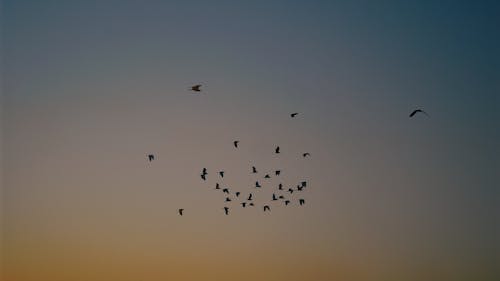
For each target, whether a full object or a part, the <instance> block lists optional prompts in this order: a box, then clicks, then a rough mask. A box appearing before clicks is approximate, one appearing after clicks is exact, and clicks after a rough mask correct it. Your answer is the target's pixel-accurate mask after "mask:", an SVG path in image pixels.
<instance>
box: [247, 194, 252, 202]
mask: <svg viewBox="0 0 500 281" xmlns="http://www.w3.org/2000/svg"><path fill="white" fill-rule="evenodd" d="M247 200H248V201H252V193H250V195H248V199H247Z"/></svg>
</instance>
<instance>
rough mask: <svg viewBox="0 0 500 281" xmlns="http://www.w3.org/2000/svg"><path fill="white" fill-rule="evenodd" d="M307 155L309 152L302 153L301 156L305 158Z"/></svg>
mask: <svg viewBox="0 0 500 281" xmlns="http://www.w3.org/2000/svg"><path fill="white" fill-rule="evenodd" d="M307 156H311V153H309V152H305V153H302V157H304V158H305V157H307Z"/></svg>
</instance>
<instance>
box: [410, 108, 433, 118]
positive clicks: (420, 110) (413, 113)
mask: <svg viewBox="0 0 500 281" xmlns="http://www.w3.org/2000/svg"><path fill="white" fill-rule="evenodd" d="M417 113H423V114H425V115H427V117H429V114H427V112H425V111H423V110H422V109H420V108H419V109H415V110H413V111H412V113H410V117H413V116H415V114H417Z"/></svg>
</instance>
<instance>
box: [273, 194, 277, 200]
mask: <svg viewBox="0 0 500 281" xmlns="http://www.w3.org/2000/svg"><path fill="white" fill-rule="evenodd" d="M276 200H278V198H276V194H274V193H273V201H276Z"/></svg>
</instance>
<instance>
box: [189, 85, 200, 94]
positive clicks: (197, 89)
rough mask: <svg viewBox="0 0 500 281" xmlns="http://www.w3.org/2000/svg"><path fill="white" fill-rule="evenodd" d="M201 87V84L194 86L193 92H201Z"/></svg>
mask: <svg viewBox="0 0 500 281" xmlns="http://www.w3.org/2000/svg"><path fill="white" fill-rule="evenodd" d="M200 87H201V85H200V84H198V85H194V86H192V87H191V91H193V92H201V89H200Z"/></svg>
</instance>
